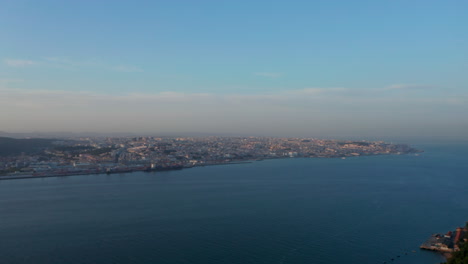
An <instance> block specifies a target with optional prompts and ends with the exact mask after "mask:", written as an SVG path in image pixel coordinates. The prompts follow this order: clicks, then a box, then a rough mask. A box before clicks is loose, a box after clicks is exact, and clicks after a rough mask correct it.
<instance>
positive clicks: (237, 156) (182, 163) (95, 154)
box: [0, 137, 416, 177]
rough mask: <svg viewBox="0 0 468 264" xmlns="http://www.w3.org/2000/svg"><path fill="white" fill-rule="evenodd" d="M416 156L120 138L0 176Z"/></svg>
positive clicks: (307, 142) (65, 143) (392, 149)
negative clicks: (278, 160) (281, 160)
mask: <svg viewBox="0 0 468 264" xmlns="http://www.w3.org/2000/svg"><path fill="white" fill-rule="evenodd" d="M410 152H416V150H415V149H413V148H411V147H409V146H408V145H404V144H388V143H385V142H382V141H378V142H369V141H342V140H320V139H313V138H273V137H189V138H185V137H184V138H180V137H177V138H169V137H164V138H161V137H124V138H72V139H70V138H69V139H63V140H57V141H56V142H54V144H53V146H52V147H49V148H46V149H44V150H42V151H40V152H36V153H23V154H21V155H17V156H14V157H11V156H10V157H0V175H3V176H10V177H33V176H58V175H71V174H94V173H116V172H128V171H138V170H141V171H145V170H166V169H180V168H188V167H193V166H205V165H214V164H223V163H230V162H245V161H252V160H262V159H273V158H286V157H291V158H294V157H322V158H336V157H341V158H346V157H354V156H362V155H381V154H403V153H410Z"/></svg>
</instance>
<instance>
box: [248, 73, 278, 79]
mask: <svg viewBox="0 0 468 264" xmlns="http://www.w3.org/2000/svg"><path fill="white" fill-rule="evenodd" d="M254 75H255V76H261V77H267V78H279V77H282V76H283V74H282V73H280V72H255V73H254Z"/></svg>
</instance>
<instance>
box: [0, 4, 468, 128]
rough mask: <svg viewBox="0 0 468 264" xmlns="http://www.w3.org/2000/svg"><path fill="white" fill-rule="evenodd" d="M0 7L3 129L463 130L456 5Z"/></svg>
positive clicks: (461, 8) (465, 61)
mask: <svg viewBox="0 0 468 264" xmlns="http://www.w3.org/2000/svg"><path fill="white" fill-rule="evenodd" d="M0 4H1V6H2V8H0V24H1V25H3V26H2V29H1V31H0V33H1V36H2V39H3V41H1V42H0V59H1V64H0V96H1V97H0V100H1V102H0V103H1V104H0V111H2V112H3V113H8V114H6V115H5V114H3V115H0V130H3V131H12V132H13V131H18V132H20V131H66V130H73V131H99V132H106V131H119V132H142V133H143V132H144V133H152V132H155V133H158V132H214V133H227V132H232V133H242V134H249V133H250V134H265V135H291V136H296V135H300V136H323V135H336V136H346V135H350V136H359V135H362V136H379V135H384V136H397V135H401V134H410V135H413V136H416V135H421V134H424V135H426V136H431V135H432V134H433V135H434V136H447V137H464V136H465V135H467V134H468V133H467V132H468V118H467V117H466V116H467V114H466V113H468V106H467V104H468V89H467V83H468V82H467V81H468V77H467V76H468V75H467V73H468V30H466V26H467V25H468V16H466V10H468V2H466V1H461V0H460V1H453V0H452V1H451V0H448V1H435V0H433V1H431V0H429V1H407V0H406V1H398V0H397V1H344V0H341V1H47V0H44V1H21V0H14V1H10V0H0ZM70 117H73V118H71V119H70ZM147 120H152V121H153V122H151V123H154V124H148V122H145V121H147ZM122 122H125V124H128V125H125V126H122ZM156 124H157V125H156Z"/></svg>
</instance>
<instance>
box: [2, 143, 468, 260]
mask: <svg viewBox="0 0 468 264" xmlns="http://www.w3.org/2000/svg"><path fill="white" fill-rule="evenodd" d="M415 147H417V148H419V149H423V150H424V151H425V152H424V153H420V154H419V155H417V154H406V155H381V156H366V157H354V158H347V159H340V158H333V159H327V158H288V159H275V160H263V161H255V162H252V163H245V164H232V165H222V166H206V167H196V168H191V169H184V170H179V171H165V172H152V173H147V172H136V173H124V174H112V175H82V176H69V177H56V178H37V179H22V180H0V263H7V264H23V263H28V264H29V263H35V264H46V263H47V264H61V263H63V264H78V263H80V264H85V263H86V264H88V263H89V264H91V263H93V264H94V263H114V264H123V263H157V264H166V263H167V264H169V263H171V264H172V263H181V264H183V263H187V264H215V263H216V264H219V263H227V264H229V263H230V264H249V263H252V264H254V263H255V264H260V263H262V264H263V263H264V264H293V263H295V264H299V263H301V264H306V263H327V264H330V263H337V264H338V263H347V264H354V263H355V264H358V263H359V264H362V263H370V264H373V263H376V264H378V263H399V264H410V263H411V264H423V263H424V264H435V263H440V262H443V261H444V258H443V256H442V255H441V254H439V253H435V252H431V251H423V250H420V249H419V246H420V244H421V243H422V242H424V241H425V240H426V239H427V238H428V237H429V236H431V235H432V234H434V233H445V232H447V231H449V230H454V229H455V228H456V227H457V226H462V225H464V224H465V222H466V221H468V144H466V143H465V144H455V143H453V144H452V143H450V144H440V143H428V144H422V145H416V146H415ZM392 259H393V260H392Z"/></svg>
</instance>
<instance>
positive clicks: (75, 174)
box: [0, 152, 414, 181]
mask: <svg viewBox="0 0 468 264" xmlns="http://www.w3.org/2000/svg"><path fill="white" fill-rule="evenodd" d="M408 154H414V153H412V152H410V153H401V154H400V153H385V154H383V153H379V154H373V155H360V156H354V157H348V156H346V157H341V156H336V157H293V158H312V159H318V158H326V159H333V158H335V159H343V158H358V157H370V156H389V155H408ZM290 158H291V157H269V158H268V157H267V158H261V159H250V160H243V161H242V160H241V161H231V162H219V163H205V164H197V165H192V166H177V167H173V168H172V167H168V168H163V169H161V168H159V169H149V168H147V167H145V168H143V169H128V170H122V171H111V172H106V171H92V172H91V171H90V172H83V171H81V172H76V173H74V172H67V173H55V174H44V175H30V174H26V175H18V176H15V175H5V176H0V181H2V180H22V179H38V178H51V177H67V176H84V175H102V174H107V175H110V174H121V173H133V172H158V171H171V170H182V169H190V168H195V167H206V166H219V165H234V164H248V163H253V162H258V161H263V160H272V159H290Z"/></svg>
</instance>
